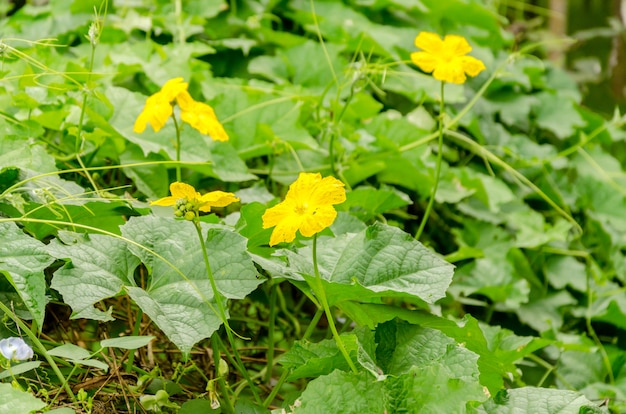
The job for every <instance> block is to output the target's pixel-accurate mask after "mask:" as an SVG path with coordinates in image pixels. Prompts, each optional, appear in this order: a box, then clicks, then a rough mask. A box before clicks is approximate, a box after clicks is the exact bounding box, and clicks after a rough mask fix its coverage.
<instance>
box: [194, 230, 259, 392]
mask: <svg viewBox="0 0 626 414" xmlns="http://www.w3.org/2000/svg"><path fill="white" fill-rule="evenodd" d="M193 224H194V227H195V228H196V232H197V233H198V239H200V246H201V248H202V255H203V256H204V264H205V265H206V271H207V276H208V277H209V282H210V283H211V289H212V290H213V298H214V299H215V301H216V302H217V309H218V311H219V317H220V319H221V320H222V322H223V323H224V328H225V329H224V330H225V331H226V336H228V341H229V342H230V346H231V347H232V350H233V355H234V356H235V361H236V362H237V364H236V366H237V369H238V370H239V372H240V373H241V375H243V377H244V378H245V379H246V382H247V383H248V385H249V386H250V391H252V394H253V395H254V398H255V400H256V401H257V402H258V403H259V404H262V403H263V402H262V401H261V397H259V393H258V391H257V388H256V385H255V384H254V382H253V381H252V378H250V375H249V374H248V371H247V370H246V367H245V366H244V365H243V362H242V360H241V357H240V356H239V351H237V346H236V345H237V344H236V343H235V338H234V336H233V330H232V328H231V327H230V325H229V324H228V318H227V317H226V310H225V308H224V299H223V298H222V294H221V293H220V292H219V290H218V289H217V284H216V283H215V278H214V277H213V271H212V270H211V264H210V263H209V254H208V253H207V249H206V244H205V242H204V237H202V228H201V227H200V221H199V220H198V219H196V220H194V221H193Z"/></svg>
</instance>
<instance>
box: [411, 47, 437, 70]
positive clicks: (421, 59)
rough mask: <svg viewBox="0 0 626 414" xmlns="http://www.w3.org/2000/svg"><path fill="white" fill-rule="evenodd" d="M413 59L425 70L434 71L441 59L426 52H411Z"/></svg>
mask: <svg viewBox="0 0 626 414" xmlns="http://www.w3.org/2000/svg"><path fill="white" fill-rule="evenodd" d="M411 61H413V63H415V65H416V66H418V67H419V68H420V69H421V70H423V71H424V72H429V73H430V72H432V71H433V70H435V68H436V67H437V64H438V63H439V59H437V58H436V57H434V56H433V55H431V54H430V53H426V52H413V53H411Z"/></svg>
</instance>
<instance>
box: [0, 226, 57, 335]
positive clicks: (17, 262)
mask: <svg viewBox="0 0 626 414" xmlns="http://www.w3.org/2000/svg"><path fill="white" fill-rule="evenodd" d="M53 261H54V259H53V258H52V257H50V255H49V254H48V253H47V252H46V246H45V245H44V244H43V243H41V242H40V241H39V240H36V239H34V238H32V237H29V236H27V235H26V234H24V232H23V231H22V230H20V229H19V228H18V227H17V225H16V224H15V223H13V222H4V223H0V273H2V274H4V275H5V277H6V278H7V280H8V281H9V282H10V283H11V285H12V286H13V287H14V288H15V290H16V291H17V293H18V294H19V295H20V298H21V299H22V300H23V301H24V304H25V305H26V307H27V309H28V311H29V312H30V314H31V316H32V318H33V319H34V320H35V321H36V322H37V325H38V326H39V327H41V326H43V319H44V314H45V308H46V303H47V300H46V296H45V295H46V279H45V275H44V272H43V271H44V269H45V268H46V267H48V266H49V265H50V264H51V263H52V262H53Z"/></svg>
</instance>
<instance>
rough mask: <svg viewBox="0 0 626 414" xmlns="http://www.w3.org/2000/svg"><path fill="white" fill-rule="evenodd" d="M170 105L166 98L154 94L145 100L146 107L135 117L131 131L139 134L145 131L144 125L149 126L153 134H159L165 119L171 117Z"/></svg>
mask: <svg viewBox="0 0 626 414" xmlns="http://www.w3.org/2000/svg"><path fill="white" fill-rule="evenodd" d="M172 111H173V110H172V105H171V104H170V103H169V101H167V98H166V97H165V96H164V95H161V94H160V93H158V92H157V93H156V94H154V95H152V96H151V97H149V98H148V99H147V100H146V106H145V107H144V108H143V111H142V112H141V113H140V114H139V116H138V117H137V120H136V121H135V125H134V126H133V131H134V132H136V133H138V134H140V133H142V132H143V131H145V129H146V125H147V124H150V125H151V126H152V129H154V132H159V131H160V130H161V128H163V126H165V123H166V122H167V119H168V118H169V117H170V116H172Z"/></svg>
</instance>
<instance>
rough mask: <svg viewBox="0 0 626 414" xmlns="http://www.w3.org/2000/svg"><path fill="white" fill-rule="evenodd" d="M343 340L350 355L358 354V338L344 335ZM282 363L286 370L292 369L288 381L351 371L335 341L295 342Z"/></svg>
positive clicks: (283, 357) (282, 358) (281, 359)
mask: <svg viewBox="0 0 626 414" xmlns="http://www.w3.org/2000/svg"><path fill="white" fill-rule="evenodd" d="M341 338H342V340H343V344H344V346H345V348H346V350H347V351H348V354H356V352H357V347H358V345H357V338H356V336H355V335H342V336H341ZM352 359H353V360H354V358H352ZM280 363H281V365H283V366H285V368H288V369H292V371H291V373H290V374H289V377H288V378H287V381H294V380H296V379H299V378H307V377H318V376H320V375H328V374H330V373H331V372H333V371H334V370H335V369H339V370H343V371H347V370H349V369H350V366H349V365H348V362H347V361H346V359H345V357H344V356H343V354H342V353H341V351H340V350H339V348H337V344H336V342H335V340H334V339H326V340H323V341H320V342H318V343H310V342H306V341H295V342H294V344H293V346H292V347H291V349H290V350H289V351H287V352H286V353H285V354H284V355H283V356H282V357H281V358H280Z"/></svg>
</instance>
